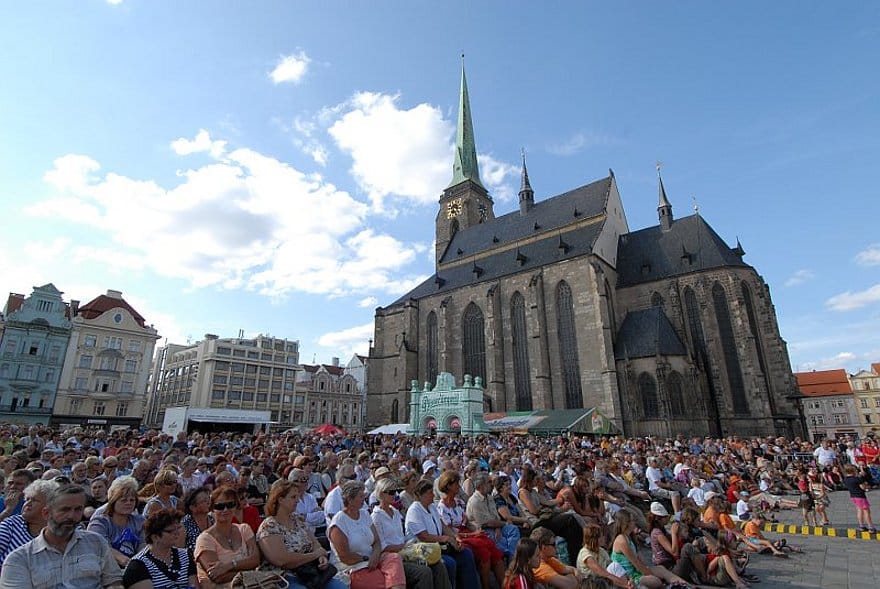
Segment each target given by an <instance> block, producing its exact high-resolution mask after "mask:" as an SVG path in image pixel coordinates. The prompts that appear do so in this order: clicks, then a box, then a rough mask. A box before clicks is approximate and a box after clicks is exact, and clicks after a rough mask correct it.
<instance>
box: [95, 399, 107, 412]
mask: <svg viewBox="0 0 880 589" xmlns="http://www.w3.org/2000/svg"><path fill="white" fill-rule="evenodd" d="M106 410H107V406H106V405H104V401H95V408H94V409H93V410H92V413H94V414H95V415H104V412H105V411H106Z"/></svg>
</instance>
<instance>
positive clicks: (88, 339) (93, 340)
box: [83, 335, 98, 348]
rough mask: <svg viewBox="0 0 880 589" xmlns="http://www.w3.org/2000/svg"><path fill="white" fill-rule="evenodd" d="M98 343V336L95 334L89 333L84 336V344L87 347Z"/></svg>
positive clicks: (92, 346)
mask: <svg viewBox="0 0 880 589" xmlns="http://www.w3.org/2000/svg"><path fill="white" fill-rule="evenodd" d="M96 345H98V338H97V337H95V336H94V335H87V336H85V337H84V338H83V346H84V347H86V348H94V347H95V346H96Z"/></svg>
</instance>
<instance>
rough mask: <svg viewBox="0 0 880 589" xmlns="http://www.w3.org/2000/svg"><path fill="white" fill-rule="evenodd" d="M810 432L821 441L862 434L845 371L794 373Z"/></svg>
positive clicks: (808, 431)
mask: <svg viewBox="0 0 880 589" xmlns="http://www.w3.org/2000/svg"><path fill="white" fill-rule="evenodd" d="M795 378H796V379H797V383H798V388H799V389H800V392H801V394H802V395H803V396H802V397H801V404H802V406H803V412H804V419H805V420H806V425H807V435H808V436H809V439H810V440H813V441H814V442H818V441H821V440H824V439H826V438H831V439H835V438H837V437H838V436H845V435H850V436H854V435H856V434H857V433H859V429H860V428H859V414H858V412H857V411H856V402H855V399H854V398H853V390H852V386H851V385H850V382H849V378H848V376H847V374H846V370H843V369H842V368H840V369H837V370H813V371H811V372H797V373H795Z"/></svg>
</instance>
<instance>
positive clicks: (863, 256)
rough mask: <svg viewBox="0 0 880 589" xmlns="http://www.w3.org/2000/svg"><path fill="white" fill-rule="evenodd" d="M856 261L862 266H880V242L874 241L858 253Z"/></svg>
mask: <svg viewBox="0 0 880 589" xmlns="http://www.w3.org/2000/svg"><path fill="white" fill-rule="evenodd" d="M856 263H857V264H859V265H860V266H880V243H872V244H871V245H869V246H868V247H867V248H866V249H864V250H862V251H860V252H859V253H857V254H856Z"/></svg>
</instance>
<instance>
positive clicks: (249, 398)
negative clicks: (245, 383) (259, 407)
mask: <svg viewBox="0 0 880 589" xmlns="http://www.w3.org/2000/svg"><path fill="white" fill-rule="evenodd" d="M241 400H242V401H253V400H254V394H253V393H251V392H248V391H245V392H243V393H242V394H241Z"/></svg>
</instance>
